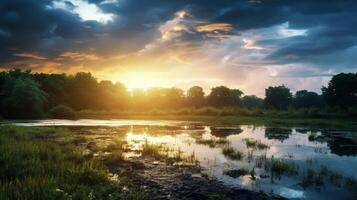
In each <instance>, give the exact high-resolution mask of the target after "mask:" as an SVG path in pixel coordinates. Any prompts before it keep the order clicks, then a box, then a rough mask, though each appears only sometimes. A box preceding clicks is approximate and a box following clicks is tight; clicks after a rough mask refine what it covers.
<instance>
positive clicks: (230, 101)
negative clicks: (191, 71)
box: [208, 86, 243, 107]
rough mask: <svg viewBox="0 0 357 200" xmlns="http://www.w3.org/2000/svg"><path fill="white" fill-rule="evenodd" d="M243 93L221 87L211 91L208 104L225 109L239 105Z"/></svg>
mask: <svg viewBox="0 0 357 200" xmlns="http://www.w3.org/2000/svg"><path fill="white" fill-rule="evenodd" d="M242 95H243V92H242V91H240V90H239V89H229V88H228V87H226V86H219V87H215V88H212V89H211V93H210V94H209V96H208V102H209V104H210V105H212V106H216V107H224V106H235V105H239V103H240V97H241V96H242Z"/></svg>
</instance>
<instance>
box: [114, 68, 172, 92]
mask: <svg viewBox="0 0 357 200" xmlns="http://www.w3.org/2000/svg"><path fill="white" fill-rule="evenodd" d="M163 77H164V73H160V72H127V73H124V74H123V75H121V76H119V77H118V78H117V79H118V81H120V82H123V83H125V85H126V87H127V88H128V89H129V90H131V91H132V90H134V89H144V90H146V89H148V88H152V87H163V86H166V85H167V82H166V81H163V79H162V78H163Z"/></svg>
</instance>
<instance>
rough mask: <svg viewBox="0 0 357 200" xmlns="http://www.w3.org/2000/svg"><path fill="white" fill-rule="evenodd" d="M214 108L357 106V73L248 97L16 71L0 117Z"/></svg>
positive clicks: (0, 98) (220, 90) (4, 83)
mask: <svg viewBox="0 0 357 200" xmlns="http://www.w3.org/2000/svg"><path fill="white" fill-rule="evenodd" d="M205 106H212V107H217V108H222V107H243V108H248V109H253V108H266V109H278V110H285V109H288V108H296V109H300V108H323V107H327V106H329V107H338V108H340V109H347V108H349V107H355V106H357V73H355V74H354V73H341V74H337V75H335V76H333V77H332V79H331V80H330V82H329V84H328V86H327V87H323V88H322V94H321V95H320V94H317V93H315V92H312V91H307V90H300V91H297V92H296V93H295V94H293V93H292V92H291V91H290V89H289V88H287V87H286V86H284V85H281V86H270V87H268V88H266V89H265V98H264V99H263V98H259V97H257V96H255V95H244V93H243V92H242V91H241V90H239V89H231V88H228V87H226V86H218V87H214V88H212V89H211V91H210V93H209V94H205V92H204V90H203V89H202V88H201V87H199V86H194V87H191V88H190V89H189V90H187V91H186V93H185V92H184V91H183V90H182V89H179V88H159V87H157V88H150V89H147V90H141V89H136V90H133V91H130V92H129V91H128V90H127V89H126V87H125V85H124V84H122V83H118V82H117V83H113V82H111V81H107V80H102V81H98V80H97V79H96V78H95V77H93V76H92V74H91V73H86V72H79V73H76V74H75V75H67V74H45V73H32V72H31V71H23V70H20V69H13V70H9V71H3V72H0V108H1V111H0V115H1V116H3V117H5V118H32V117H41V116H44V113H48V112H51V110H52V111H53V109H56V108H57V109H59V108H61V109H67V110H68V109H73V110H76V111H79V110H135V111H147V110H151V109H179V108H188V107H190V108H201V107H205Z"/></svg>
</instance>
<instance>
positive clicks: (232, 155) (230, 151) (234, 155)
mask: <svg viewBox="0 0 357 200" xmlns="http://www.w3.org/2000/svg"><path fill="white" fill-rule="evenodd" d="M222 153H223V155H224V156H226V157H228V158H229V159H231V160H241V159H242V158H243V156H244V155H243V153H242V152H240V151H238V150H235V149H234V148H233V147H230V146H226V147H224V148H223V150H222Z"/></svg>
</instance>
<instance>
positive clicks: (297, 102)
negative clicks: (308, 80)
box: [293, 90, 323, 108]
mask: <svg viewBox="0 0 357 200" xmlns="http://www.w3.org/2000/svg"><path fill="white" fill-rule="evenodd" d="M293 106H294V107H295V108H311V107H316V108H319V107H322V106H323V100H322V97H321V96H320V95H318V94H317V93H315V92H309V91H307V90H300V91H297V92H296V93H295V95H294V98H293Z"/></svg>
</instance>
